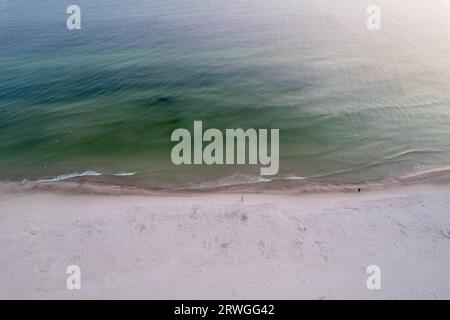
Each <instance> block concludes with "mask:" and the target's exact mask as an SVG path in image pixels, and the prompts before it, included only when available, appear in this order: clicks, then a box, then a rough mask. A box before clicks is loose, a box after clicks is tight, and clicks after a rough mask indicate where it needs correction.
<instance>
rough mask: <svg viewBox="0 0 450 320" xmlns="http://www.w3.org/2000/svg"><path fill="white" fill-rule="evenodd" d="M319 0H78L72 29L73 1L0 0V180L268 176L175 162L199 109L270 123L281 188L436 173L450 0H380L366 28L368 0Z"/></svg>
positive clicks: (445, 107)
mask: <svg viewBox="0 0 450 320" xmlns="http://www.w3.org/2000/svg"><path fill="white" fill-rule="evenodd" d="M329 2H330V1H325V0H318V1H317V0H316V1H313V0H297V1H294V0H290V1H272V0H271V1H256V0H249V1H238V0H217V1H206V0H193V1H189V0H187V1H186V0H183V1H173V0H164V1H163V0H154V1H152V0H147V1H144V0H136V1H125V0H109V1H103V0H101V1H86V0H80V1H76V4H78V5H79V6H80V7H81V11H82V23H81V26H82V30H67V28H66V24H65V20H66V17H67V16H68V15H67V14H66V13H65V11H66V8H67V6H68V5H70V4H73V2H72V1H59V0H58V1H57V0H44V1H39V2H33V3H22V2H19V1H8V0H6V1H5V0H0V27H1V28H0V70H1V72H0V179H2V180H22V179H30V180H57V179H65V178H70V177H73V175H71V174H75V173H78V174H80V175H86V176H88V177H86V178H85V179H90V180H93V181H107V182H113V183H117V184H131V185H139V186H149V187H151V186H158V187H174V186H175V187H176V186H194V187H196V186H197V187H204V186H216V185H232V184H240V183H254V182H264V183H266V182H267V180H265V179H261V178H260V177H259V166H212V167H208V166H191V167H189V166H180V167H177V166H175V165H173V164H172V162H171V160H170V151H171V148H172V147H173V145H174V144H173V143H171V142H170V134H171V132H172V131H173V130H174V129H176V128H188V129H190V130H192V126H193V121H194V120H202V121H203V124H204V126H205V127H210V128H220V129H225V128H239V127H241V128H279V129H280V171H279V174H278V175H277V176H276V177H269V178H270V179H272V180H277V179H278V180H280V181H284V184H299V183H300V184H307V183H322V184H324V183H326V184H353V183H364V182H370V181H384V180H386V179H390V178H396V177H402V176H405V175H415V174H420V173H423V172H430V171H437V172H440V171H445V170H446V169H447V168H448V167H450V93H449V89H450V59H449V57H450V4H449V3H448V2H447V1H443V0H436V1H432V2H431V1H428V2H424V1H419V0H412V1H396V3H395V4H393V3H392V1H387V0H383V1H378V2H377V3H378V5H379V6H380V7H381V9H382V29H381V30H380V31H369V30H368V29H367V28H366V18H367V15H366V8H367V6H368V5H369V4H372V2H371V1H358V3H355V1H343V0H339V1H334V2H333V3H329ZM99 174H101V175H99ZM73 178H74V179H80V177H73ZM304 178H305V179H304ZM284 184H283V185H284Z"/></svg>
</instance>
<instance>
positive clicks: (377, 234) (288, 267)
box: [0, 185, 450, 299]
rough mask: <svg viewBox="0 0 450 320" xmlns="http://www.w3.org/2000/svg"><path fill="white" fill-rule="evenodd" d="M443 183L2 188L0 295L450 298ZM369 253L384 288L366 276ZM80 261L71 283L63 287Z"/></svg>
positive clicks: (447, 194) (447, 192)
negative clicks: (352, 189) (180, 189)
mask: <svg viewBox="0 0 450 320" xmlns="http://www.w3.org/2000/svg"><path fill="white" fill-rule="evenodd" d="M449 199H450V185H413V186H405V187H401V188H392V189H386V190H375V191H370V192H361V193H315V194H302V195H298V194H297V196H296V195H292V194H244V193H241V194H239V193H228V194H225V193H221V194H217V193H206V194H205V193H204V194H184V195H181V194H167V193H165V194H152V196H148V195H136V194H135V195H126V194H123V195H121V196H117V195H111V194H110V195H100V194H81V193H73V192H65V193H58V192H48V190H47V191H44V190H28V191H24V190H22V191H21V192H6V193H5V192H1V193H0V232H1V233H2V235H3V236H2V241H0V251H1V252H2V255H3V259H2V260H1V262H0V268H1V269H2V270H3V272H2V273H1V274H0V283H1V284H2V285H1V286H0V297H1V298H4V299H12V298H20V299H47V298H60V299H102V298H105V299H108V298H111V299H130V298H138V299H147V298H148V299H350V298H360V299H407V298H413V299H449V298H450V274H449V272H448V265H450V250H449V249H450V219H449V217H448V212H450V201H449ZM374 264H375V265H379V266H380V268H381V272H382V289H381V290H368V289H367V287H366V279H367V277H368V275H367V274H366V268H367V267H368V266H369V265H374ZM69 265H78V266H80V268H81V272H82V287H81V290H68V289H66V287H65V283H66V278H67V274H66V272H65V271H66V268H67V266H69Z"/></svg>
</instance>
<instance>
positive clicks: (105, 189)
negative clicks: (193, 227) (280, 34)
mask: <svg viewBox="0 0 450 320" xmlns="http://www.w3.org/2000/svg"><path fill="white" fill-rule="evenodd" d="M286 180H289V179H283V178H277V179H274V180H268V182H267V181H263V182H252V183H236V184H232V185H218V186H214V185H211V186H206V187H199V186H198V185H193V186H178V187H177V186H172V187H167V186H160V187H158V186H155V187H145V186H139V185H131V184H127V183H126V182H125V181H122V182H121V183H120V184H119V183H113V182H112V181H95V180H91V179H89V178H88V177H74V178H72V179H67V180H60V181H57V180H55V181H53V180H26V179H24V180H22V181H17V180H0V193H1V192H3V193H10V192H23V191H33V190H35V191H50V192H56V193H75V194H98V195H109V194H111V195H149V196H151V195H197V194H209V193H210V194H235V193H243V194H281V195H282V194H286V195H298V194H316V193H317V194H327V193H354V192H356V193H358V192H359V191H364V192H370V191H377V190H386V189H395V188H403V187H407V186H414V185H431V186H432V185H437V186H440V185H450V169H448V168H445V169H439V170H432V171H427V172H420V173H415V174H410V175H404V176H399V177H388V178H385V179H383V180H376V181H362V182H360V183H342V184H338V183H331V182H329V183H327V182H321V181H315V180H313V179H311V178H304V179H301V181H302V182H301V183H295V179H294V182H293V183H290V184H276V183H279V182H285V181H286ZM358 190H359V191H358Z"/></svg>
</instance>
